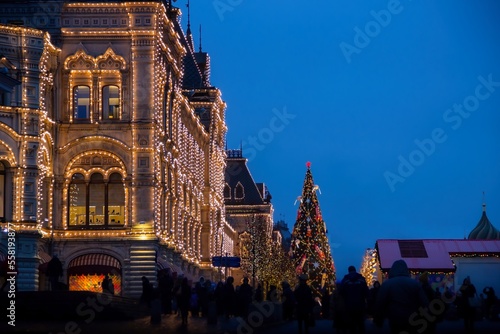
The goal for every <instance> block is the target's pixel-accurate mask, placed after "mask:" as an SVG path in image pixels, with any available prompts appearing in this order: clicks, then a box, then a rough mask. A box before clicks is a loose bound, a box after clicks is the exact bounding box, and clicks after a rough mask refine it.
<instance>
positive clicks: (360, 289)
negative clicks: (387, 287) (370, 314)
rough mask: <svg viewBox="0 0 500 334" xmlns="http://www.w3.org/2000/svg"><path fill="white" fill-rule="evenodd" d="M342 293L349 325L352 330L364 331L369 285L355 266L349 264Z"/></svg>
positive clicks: (341, 289) (341, 288)
mask: <svg viewBox="0 0 500 334" xmlns="http://www.w3.org/2000/svg"><path fill="white" fill-rule="evenodd" d="M340 294H341V295H342V297H343V299H344V305H345V312H346V313H345V314H346V316H347V326H348V328H349V329H350V332H351V333H364V332H365V313H366V299H367V298H368V285H367V284H366V280H365V278H364V277H363V276H362V275H361V274H359V273H357V272H356V268H355V267H354V266H349V268H348V274H347V275H345V276H344V278H343V279H342V282H341V284H340Z"/></svg>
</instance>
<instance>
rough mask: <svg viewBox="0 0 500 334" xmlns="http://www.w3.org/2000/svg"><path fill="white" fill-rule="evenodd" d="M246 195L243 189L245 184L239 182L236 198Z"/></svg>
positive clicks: (235, 193) (235, 191)
mask: <svg viewBox="0 0 500 334" xmlns="http://www.w3.org/2000/svg"><path fill="white" fill-rule="evenodd" d="M243 197H245V192H244V190H243V185H242V184H241V183H240V182H238V184H237V185H236V188H235V189H234V198H235V199H243Z"/></svg>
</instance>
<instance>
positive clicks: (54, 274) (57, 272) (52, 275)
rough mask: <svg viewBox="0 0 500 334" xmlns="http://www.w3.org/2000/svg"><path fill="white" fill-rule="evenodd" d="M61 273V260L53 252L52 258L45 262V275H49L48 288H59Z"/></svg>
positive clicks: (53, 289)
mask: <svg viewBox="0 0 500 334" xmlns="http://www.w3.org/2000/svg"><path fill="white" fill-rule="evenodd" d="M62 274H63V267H62V263H61V260H59V258H58V257H57V254H54V256H53V257H52V259H51V260H50V261H49V263H48V264H47V276H49V281H50V289H51V290H52V291H56V290H59V287H58V285H59V277H60V276H62Z"/></svg>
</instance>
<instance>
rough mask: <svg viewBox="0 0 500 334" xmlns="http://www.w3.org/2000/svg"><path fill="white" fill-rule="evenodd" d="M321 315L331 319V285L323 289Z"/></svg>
mask: <svg viewBox="0 0 500 334" xmlns="http://www.w3.org/2000/svg"><path fill="white" fill-rule="evenodd" d="M321 316H322V317H323V319H330V287H329V286H328V285H325V286H324V287H323V289H321Z"/></svg>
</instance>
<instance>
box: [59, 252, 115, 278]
mask: <svg viewBox="0 0 500 334" xmlns="http://www.w3.org/2000/svg"><path fill="white" fill-rule="evenodd" d="M121 269H122V266H121V264H120V261H118V259H116V258H114V257H112V256H111V255H107V254H85V255H82V256H79V257H77V258H74V259H73V260H71V262H70V263H69V265H68V273H70V274H90V273H98V274H100V273H108V272H110V271H116V270H118V271H121Z"/></svg>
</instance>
